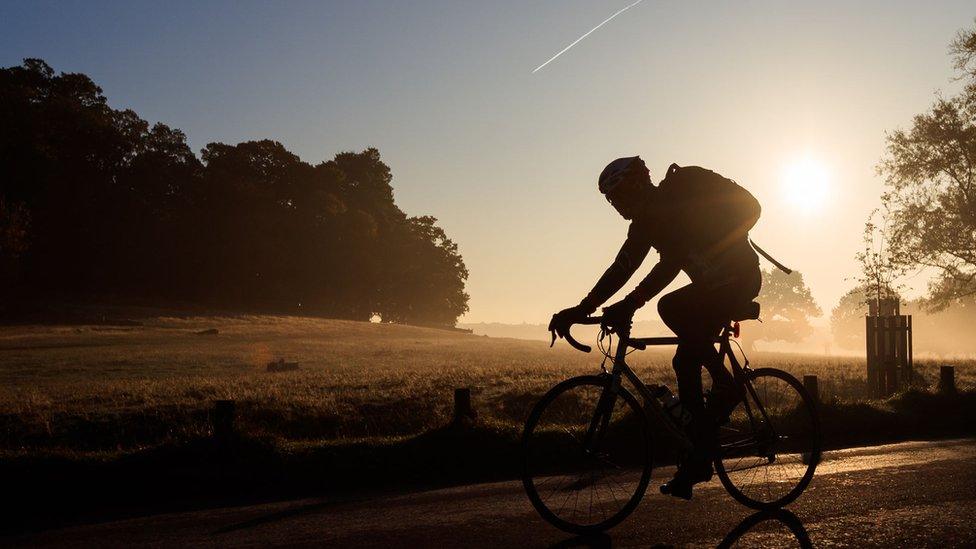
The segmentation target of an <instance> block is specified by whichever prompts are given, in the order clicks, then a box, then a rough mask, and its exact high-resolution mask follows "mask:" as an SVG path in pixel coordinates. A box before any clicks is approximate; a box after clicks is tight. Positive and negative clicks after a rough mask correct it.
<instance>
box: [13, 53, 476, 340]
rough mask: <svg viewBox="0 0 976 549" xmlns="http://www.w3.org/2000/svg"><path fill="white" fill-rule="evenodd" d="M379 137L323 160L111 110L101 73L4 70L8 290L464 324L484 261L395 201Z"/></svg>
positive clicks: (31, 67) (40, 64) (38, 63)
mask: <svg viewBox="0 0 976 549" xmlns="http://www.w3.org/2000/svg"><path fill="white" fill-rule="evenodd" d="M392 179H393V176H392V173H391V171H390V168H389V167H388V166H387V165H386V164H384V163H383V161H382V160H381V159H380V154H379V152H378V151H377V150H376V149H373V148H370V149H366V150H365V151H362V152H342V153H339V154H336V155H335V157H334V158H333V159H332V160H329V161H327V162H321V163H319V164H315V165H313V164H310V163H308V162H305V161H303V160H301V159H300V158H299V157H298V156H296V155H295V154H293V153H291V152H290V151H288V150H287V149H286V148H285V147H284V146H282V145H281V143H278V142H276V141H272V140H267V139H265V140H261V141H247V142H243V143H238V144H236V145H227V144H224V143H210V144H208V145H207V146H205V147H204V148H203V150H202V152H201V154H200V156H199V157H198V156H197V155H195V154H194V153H193V151H192V150H191V149H190V148H189V146H188V145H187V142H186V136H185V135H184V134H183V132H181V131H180V130H178V129H175V128H171V127H169V126H167V125H165V124H162V123H157V124H154V125H150V124H149V123H148V122H147V121H145V120H143V119H142V118H140V117H139V116H138V115H137V114H136V113H135V112H133V111H132V110H127V109H126V110H116V109H113V108H111V107H110V106H109V105H108V103H107V101H106V98H105V96H104V95H103V94H102V90H101V89H100V88H99V87H98V86H97V85H96V84H95V83H94V82H93V81H92V80H91V79H90V78H89V77H88V76H86V75H84V74H71V73H61V74H55V73H54V71H53V70H52V68H51V67H50V66H48V65H47V64H46V63H45V62H44V61H42V60H39V59H26V60H24V62H23V64H22V65H20V66H15V67H8V68H2V69H0V185H2V186H0V277H2V280H0V282H2V286H3V288H4V289H3V292H4V294H5V295H4V297H5V299H6V300H7V301H9V300H12V299H14V298H16V297H18V296H19V297H21V298H24V297H25V296H49V297H50V296H57V297H58V298H70V297H75V296H76V297H81V298H88V297H90V296H98V295H106V296H120V297H138V298H140V299H141V300H158V301H160V302H167V301H171V300H180V301H189V302H193V303H201V304H206V305H214V306H220V307H228V308H237V309H246V310H255V309H257V310H262V311H268V312H281V313H305V314H314V315H322V316H329V317H336V318H347V319H356V320H369V319H371V318H373V317H374V316H377V315H378V316H379V317H380V318H381V319H382V320H383V321H388V322H403V323H415V324H433V325H453V324H454V323H455V321H456V320H457V318H458V317H459V316H460V315H462V314H464V313H465V312H466V311H467V310H468V295H467V294H466V293H465V291H464V290H465V287H464V285H465V280H466V279H467V276H468V271H467V269H466V267H465V265H464V261H463V259H462V257H461V254H460V253H459V251H458V247H457V245H456V244H455V243H454V242H453V241H452V240H451V239H450V238H448V236H447V235H446V234H445V232H444V231H443V230H442V229H441V228H440V227H439V226H438V225H437V220H436V219H435V218H433V217H430V216H419V217H411V216H408V215H407V214H405V213H404V212H403V211H402V210H400V208H399V207H398V206H397V205H396V203H395V202H394V199H393V187H392V186H391V182H392Z"/></svg>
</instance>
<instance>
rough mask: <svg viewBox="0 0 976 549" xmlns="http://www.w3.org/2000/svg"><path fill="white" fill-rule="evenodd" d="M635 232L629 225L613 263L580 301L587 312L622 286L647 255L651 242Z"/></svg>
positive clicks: (591, 310)
mask: <svg viewBox="0 0 976 549" xmlns="http://www.w3.org/2000/svg"><path fill="white" fill-rule="evenodd" d="M637 233H638V231H636V230H635V229H634V227H633V226H631V230H630V232H629V233H628V234H627V240H625V241H624V244H623V246H621V247H620V251H619V252H617V257H616V259H614V261H613V264H611V265H610V267H608V268H607V270H606V272H604V273H603V276H601V277H600V280H598V281H597V283H596V285H595V286H593V289H592V290H590V293H589V294H587V295H586V297H585V298H583V301H581V302H580V306H582V307H584V308H585V309H586V310H587V312H588V313H592V312H593V311H596V309H597V307H599V306H600V305H602V304H603V303H604V302H605V301H606V300H608V299H610V296H612V295H613V294H615V293H617V291H618V290H620V288H623V286H624V284H626V282H627V281H628V280H630V277H632V276H634V273H635V272H636V271H637V268H638V267H640V264H641V263H642V262H643V261H644V258H645V257H647V252H649V251H650V249H651V243H650V242H649V241H648V240H647V239H646V238H642V237H641V236H640V235H639V234H637Z"/></svg>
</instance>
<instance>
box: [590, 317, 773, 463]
mask: <svg viewBox="0 0 976 549" xmlns="http://www.w3.org/2000/svg"><path fill="white" fill-rule="evenodd" d="M734 329H735V327H734V324H733V325H729V326H726V327H724V328H723V329H722V333H721V335H719V336H718V337H717V338H716V339H715V343H718V344H719V360H722V361H723V363H724V361H725V360H726V359H728V361H729V365H730V367H731V370H732V378H733V380H734V381H735V382H736V384H738V385H740V386H742V387H744V388H745V390H746V391H748V392H749V393H750V394H751V395H752V397H753V399H754V402H756V403H757V404H758V403H759V402H760V400H759V398H758V395H757V394H756V392H755V389H754V388H753V387H752V384H751V383H748V378H747V376H746V374H747V373H748V372H749V371H750V369H749V366H748V362H747V364H746V365H745V366H743V365H742V364H740V363H739V360H738V359H737V358H736V356H735V353H733V352H732V344H731V342H730V339H731V337H732V334H733V330H734ZM616 333H617V336H618V343H617V350H616V352H615V354H614V357H613V364H612V368H611V370H610V372H609V373H608V374H609V375H610V379H611V382H610V387H609V391H606V392H604V394H603V395H601V397H600V400H599V402H598V403H597V413H596V414H594V416H593V420H592V421H591V422H590V426H589V428H588V429H587V432H586V434H585V436H584V447H585V448H590V447H591V444H592V443H593V441H594V438H599V437H600V434H601V433H602V432H603V431H604V430H605V429H606V427H607V424H608V423H609V421H610V414H608V413H606V411H607V410H612V409H613V406H614V404H615V401H616V398H617V395H618V394H619V388H620V384H621V379H622V378H626V379H627V380H628V381H630V384H631V385H633V387H634V388H635V389H636V390H637V393H638V394H640V396H641V398H642V399H643V401H644V410H645V413H646V414H648V415H653V416H656V417H657V418H658V420H659V421H660V422H661V423H662V424H663V425H664V426H665V428H666V429H667V431H668V433H669V434H671V435H672V436H673V437H674V438H675V440H677V441H678V443H679V445H680V446H681V449H682V450H684V451H689V450H691V449H692V447H693V444H692V441H691V439H690V438H689V437H688V435H687V434H686V433H685V432H684V430H683V429H682V428H681V427H680V426H679V425H677V424H676V423H675V422H674V421H673V420H672V419H671V417H670V416H669V415H668V414H667V413H666V412H665V410H664V407H663V406H662V405H661V403H660V402H659V401H658V399H657V398H655V397H654V395H653V394H652V392H651V389H650V388H648V386H647V385H645V384H644V382H642V381H641V380H640V378H639V377H637V374H636V373H634V371H633V370H632V369H631V368H630V366H629V365H627V360H626V358H627V352H628V350H629V349H637V350H644V349H646V348H647V347H655V346H665V345H677V344H678V343H679V339H678V338H677V337H646V338H631V337H630V330H629V329H627V330H618V331H617V332H616ZM652 387H653V388H656V386H652ZM743 402H744V404H745V410H746V414H747V415H748V417H749V421H750V423H752V424H753V426H755V417H754V414H753V410H752V407H751V406H750V405H749V399H743ZM757 407H758V408H759V412H760V413H761V414H762V416H763V417H764V418H765V419H766V420H767V421H766V424H767V425H769V424H770V423H769V421H768V416H767V415H766V411H765V410H764V409H763V408H762V405H761V404H759V405H758V406H757ZM773 436H774V437H775V433H773Z"/></svg>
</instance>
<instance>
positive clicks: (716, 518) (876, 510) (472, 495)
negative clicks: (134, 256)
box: [0, 440, 976, 548]
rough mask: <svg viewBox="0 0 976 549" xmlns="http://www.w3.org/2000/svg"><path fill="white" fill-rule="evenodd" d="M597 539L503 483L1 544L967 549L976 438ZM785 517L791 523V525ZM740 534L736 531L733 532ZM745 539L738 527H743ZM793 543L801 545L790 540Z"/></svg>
mask: <svg viewBox="0 0 976 549" xmlns="http://www.w3.org/2000/svg"><path fill="white" fill-rule="evenodd" d="M672 472H673V471H672V470H669V469H663V470H660V471H656V472H655V474H654V480H653V481H652V485H651V488H650V489H649V490H648V495H647V497H645V498H644V500H643V502H642V503H641V505H640V507H638V509H637V511H636V512H635V513H634V514H633V515H632V516H631V517H629V518H628V519H627V520H626V521H624V522H623V523H622V524H621V525H619V526H617V527H616V528H614V529H613V530H611V531H610V532H609V534H608V535H607V536H603V537H597V538H591V539H581V538H574V537H572V536H569V535H567V534H565V533H563V532H560V531H558V530H555V529H554V528H552V527H551V526H549V525H548V524H546V523H545V522H543V521H542V519H540V518H539V517H538V516H537V515H536V514H535V512H534V511H533V509H532V508H531V507H530V505H529V503H528V502H527V500H526V498H525V496H524V494H523V492H522V488H521V485H520V484H519V483H516V482H502V483H494V484H482V485H474V486H465V487H459V488H451V489H444V490H434V491H428V492H420V493H411V494H403V495H396V496H386V497H381V498H372V499H366V500H361V501H329V500H325V499H322V500H316V499H308V500H300V501H291V502H282V503H275V504H267V505H258V506H252V507H242V508H228V509H217V510H207V511H197V512H192V513H178V514H169V515H158V516H152V517H146V518H140V519H132V520H125V521H118V522H110V523H104V524H97V525H88V526H79V527H73V528H68V529H63V530H55V531H50V532H44V533H42V534H39V535H34V536H31V537H22V538H17V539H13V540H11V539H7V540H0V545H8V544H13V545H30V546H52V545H80V546H99V547H107V546H133V545H150V546H170V547H171V546H221V547H227V546H267V545H330V546H372V547H414V548H420V547H465V546H472V547H481V546H492V547H519V548H528V547H553V546H555V547H593V546H596V547H611V546H617V547H626V546H645V547H662V546H671V545H674V546H701V547H714V546H716V545H718V544H720V543H722V542H723V540H725V541H731V540H730V539H729V538H730V537H737V536H738V535H739V534H742V535H741V537H737V539H736V543H737V544H738V546H742V547H756V546H768V547H784V546H786V547H789V546H793V547H796V546H799V539H802V538H803V537H804V536H808V537H809V541H810V543H811V544H812V545H813V546H815V547H822V546H855V547H866V546H888V547H923V546H938V547H942V548H946V547H957V546H963V547H973V546H976V440H956V441H942V442H909V443H902V444H893V445H887V446H875V447H869V448H859V449H851V450H841V451H836V452H830V453H828V454H827V455H826V456H825V457H824V462H823V463H821V465H820V467H819V468H818V470H817V476H816V477H815V478H814V481H813V483H812V484H811V485H810V487H809V488H808V489H807V491H806V493H805V494H804V495H803V496H802V497H801V498H800V499H799V500H798V501H797V502H795V503H794V504H793V505H791V506H790V507H789V509H790V511H791V512H792V515H785V516H780V517H778V518H775V517H774V518H771V519H769V520H765V521H762V522H760V523H759V524H757V525H756V526H755V527H754V528H748V527H749V526H751V524H752V523H753V522H756V521H757V520H758V519H759V517H756V516H751V515H752V513H751V511H750V510H748V509H746V508H745V507H742V506H741V505H739V504H737V503H735V502H734V501H733V500H732V498H731V497H729V496H728V495H727V494H726V493H725V491H724V489H723V488H722V486H721V485H720V484H719V483H718V481H717V480H713V481H712V482H710V483H708V484H706V485H705V486H704V487H703V488H701V489H697V488H696V496H695V499H694V500H693V501H691V502H683V501H677V500H673V499H670V498H666V497H664V496H661V495H660V494H658V493H657V485H658V484H659V483H660V482H661V481H662V480H663V479H665V478H667V477H669V476H670V475H671V473H672ZM793 517H795V518H796V522H795V523H794V522H793V520H792V519H793ZM740 525H741V528H737V527H739V526H740ZM791 526H792V529H791ZM747 528H748V530H747V531H745V532H744V533H743V530H746V529H747ZM798 536H799V539H798Z"/></svg>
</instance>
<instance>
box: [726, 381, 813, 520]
mask: <svg viewBox="0 0 976 549" xmlns="http://www.w3.org/2000/svg"><path fill="white" fill-rule="evenodd" d="M748 376H749V377H748V378H747V382H748V383H750V384H752V386H753V390H754V391H755V394H756V395H758V393H759V391H758V390H756V381H757V380H760V379H762V378H768V379H778V380H780V381H782V382H784V383H785V384H786V386H788V387H789V388H790V389H792V390H793V391H794V392H795V393H796V396H797V397H798V398H799V400H798V402H799V403H802V405H798V406H797V409H798V411H797V417H798V418H799V420H800V421H801V422H802V423H804V424H805V425H806V428H807V429H808V431H807V433H806V439H807V440H806V441H802V440H800V441H799V446H800V448H799V449H798V451H797V452H795V453H794V454H785V455H789V456H793V455H796V456H799V457H800V462H801V463H802V464H803V466H804V467H805V469H804V470H803V472H802V475H799V476H798V479H797V480H796V482H795V483H794V485H793V486H792V488H791V489H790V490H789V491H787V492H786V493H785V494H783V495H781V496H779V497H775V498H774V497H772V496H771V495H770V497H768V498H766V499H757V498H756V497H755V496H752V495H749V494H747V493H746V492H745V491H744V490H743V487H741V486H739V485H737V483H736V482H735V481H734V480H733V479H732V478H731V477H730V474H729V473H730V470H729V469H730V468H729V467H728V466H727V462H731V460H732V459H735V457H736V456H733V455H731V454H728V455H727V454H725V450H724V449H720V450H719V455H718V457H717V458H716V459H715V472H716V473H717V474H718V477H719V480H721V481H722V485H723V486H724V487H725V489H726V490H727V491H728V492H729V494H730V495H731V496H732V497H733V498H734V499H735V500H736V501H738V502H739V503H741V504H743V505H745V506H746V507H750V508H752V509H757V510H760V511H768V510H773V509H779V508H781V507H783V506H785V505H788V504H790V503H792V502H793V501H794V500H796V498H798V497H799V496H800V494H802V493H803V491H804V490H805V489H806V487H807V486H808V485H809V484H810V481H811V480H812V479H813V475H814V472H815V471H816V468H817V464H818V463H819V462H820V452H821V431H820V418H819V415H818V414H817V409H816V406H815V405H814V402H813V399H811V398H810V395H809V394H807V391H806V389H804V387H803V385H802V384H801V383H800V382H799V381H797V379H796V378H795V377H793V376H792V375H790V374H788V373H786V372H784V371H782V370H777V369H775V368H760V369H758V370H754V371H751V372H749V374H748ZM746 392H747V395H746V398H747V399H751V400H752V401H754V400H755V396H754V395H753V394H751V393H750V391H749V390H748V389H747V390H746ZM763 398H765V397H763ZM766 404H768V403H764V407H765V405H766ZM742 408H743V405H742V404H740V405H739V407H738V408H737V410H741V409H742ZM800 408H802V410H801V409H800ZM753 432H755V431H753ZM797 438H798V439H799V437H797ZM741 459H742V458H741V457H740V458H739V461H741ZM757 459H762V458H761V457H760V456H757ZM791 459H792V458H791ZM772 463H773V462H771V461H770V462H768V463H767V465H766V466H767V467H768V466H770V465H772ZM760 466H761V465H757V466H756V467H760ZM794 466H795V464H794ZM733 468H734V466H733ZM745 469H748V467H746V468H743V470H745ZM794 470H795V469H794ZM731 472H737V471H735V470H733V471H731ZM766 473H767V475H768V469H767V471H766ZM754 474H755V473H754ZM768 484H769V483H768V476H767V488H766V489H767V494H771V492H770V491H769V486H768Z"/></svg>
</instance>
